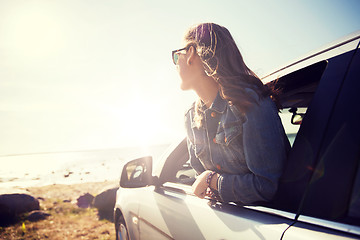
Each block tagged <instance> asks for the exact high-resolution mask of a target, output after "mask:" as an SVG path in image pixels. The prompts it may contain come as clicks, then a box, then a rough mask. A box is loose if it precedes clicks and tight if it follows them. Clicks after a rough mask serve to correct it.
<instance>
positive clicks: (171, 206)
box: [139, 183, 293, 239]
mask: <svg viewBox="0 0 360 240" xmlns="http://www.w3.org/2000/svg"><path fill="white" fill-rule="evenodd" d="M169 185H171V187H170V186H169ZM189 188H190V187H189V186H186V185H182V184H168V183H167V184H165V186H164V187H161V188H160V189H157V190H155V189H154V190H153V192H152V193H151V191H148V192H147V194H146V196H143V199H146V202H147V203H146V204H142V206H141V208H140V209H139V213H140V214H139V215H140V219H141V220H140V236H141V238H142V239H240V238H242V239H264V238H266V239H280V238H281V235H282V233H283V232H284V231H285V229H286V228H287V227H288V226H289V225H290V224H291V223H292V222H293V221H292V220H291V219H287V218H284V217H280V216H276V215H271V214H268V213H264V212H259V211H256V210H253V209H247V208H245V207H239V206H234V205H229V204H223V205H221V204H211V202H210V200H208V199H199V198H198V197H196V196H194V195H192V194H189ZM151 222H153V223H151ZM149 223H150V224H149ZM155 225H156V226H157V228H155V227H154V226H155ZM159 226H160V227H159ZM185 229H186V231H184V230H185ZM157 237H160V238H157Z"/></svg>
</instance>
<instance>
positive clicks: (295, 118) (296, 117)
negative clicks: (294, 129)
mask: <svg viewBox="0 0 360 240" xmlns="http://www.w3.org/2000/svg"><path fill="white" fill-rule="evenodd" d="M304 116H305V114H304V113H296V114H293V115H292V116H291V123H292V124H293V125H301V123H302V121H303V118H304Z"/></svg>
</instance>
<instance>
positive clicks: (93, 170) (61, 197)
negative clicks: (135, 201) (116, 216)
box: [0, 145, 168, 239]
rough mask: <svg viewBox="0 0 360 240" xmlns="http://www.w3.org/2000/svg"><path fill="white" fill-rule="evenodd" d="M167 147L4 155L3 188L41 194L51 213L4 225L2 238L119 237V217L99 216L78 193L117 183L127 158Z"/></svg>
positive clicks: (0, 179)
mask: <svg viewBox="0 0 360 240" xmlns="http://www.w3.org/2000/svg"><path fill="white" fill-rule="evenodd" d="M167 147H168V146H167V145H161V146H155V147H151V148H147V149H139V148H126V149H111V150H97V151H79V152H62V153H41V154H30V155H21V156H6V157H2V158H0V161H1V164H2V165H4V166H5V167H4V168H2V169H1V170H0V173H1V175H0V176H1V177H0V194H9V193H25V194H29V195H31V196H33V197H34V198H36V199H38V200H39V203H40V210H41V211H44V212H46V213H48V214H50V216H49V217H48V218H46V219H45V220H41V221H38V222H30V221H28V220H24V221H19V222H18V223H16V224H15V225H12V226H8V227H3V228H0V239H115V229H114V224H113V222H112V221H111V220H110V219H108V220H107V219H99V216H98V211H97V209H96V208H79V207H78V206H77V199H78V198H79V197H80V196H82V195H84V194H86V193H89V194H91V195H93V196H96V195H98V194H100V193H102V192H104V191H106V190H108V189H111V188H117V187H118V185H119V178H120V173H121V170H122V166H123V165H124V163H126V162H127V161H128V160H131V159H135V158H138V157H141V156H146V155H151V156H153V157H154V158H159V157H160V156H161V154H162V153H163V151H164V150H165V149H166V148H167ZM29 162H30V163H29ZM21 164H24V165H26V166H25V167H24V166H22V167H21ZM10 165H11V166H10ZM9 166H10V167H9ZM19 166H20V167H19ZM44 166H45V167H44Z"/></svg>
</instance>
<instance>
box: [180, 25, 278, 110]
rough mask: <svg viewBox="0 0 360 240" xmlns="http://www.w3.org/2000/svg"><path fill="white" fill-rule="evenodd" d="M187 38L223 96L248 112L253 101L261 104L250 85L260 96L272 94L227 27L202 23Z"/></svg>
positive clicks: (190, 30)
mask: <svg viewBox="0 0 360 240" xmlns="http://www.w3.org/2000/svg"><path fill="white" fill-rule="evenodd" d="M184 40H185V41H186V42H187V43H188V46H189V45H192V46H194V47H195V49H196V51H197V54H198V55H199V56H200V59H201V61H202V62H203V66H204V69H205V72H206V74H207V75H208V76H211V77H212V78H213V79H214V80H215V81H216V82H217V83H219V85H220V94H221V96H222V98H224V99H226V100H228V101H229V102H230V103H232V104H234V105H235V106H236V107H237V108H238V109H239V110H240V111H242V112H246V111H247V110H248V109H249V107H251V106H252V105H253V104H257V100H256V99H255V98H253V97H251V96H250V95H249V93H248V92H247V91H246V90H245V89H246V88H250V89H252V90H253V91H255V92H256V93H257V95H258V96H259V97H260V98H263V97H266V96H269V95H271V91H270V89H268V88H267V87H266V86H264V84H263V83H262V82H261V80H260V79H259V78H258V77H257V76H256V74H255V73H254V72H253V71H251V70H250V69H249V68H248V67H247V66H246V64H245V62H244V60H243V57H242V55H241V53H240V51H239V49H238V47H237V46H236V43H235V41H234V39H233V37H232V36H231V34H230V32H229V31H228V30H227V29H226V28H225V27H223V26H220V25H217V24H215V23H201V24H198V25H196V26H194V27H192V28H190V29H189V30H188V32H187V33H186V34H185V37H184ZM197 106H199V104H197ZM197 110H199V109H197Z"/></svg>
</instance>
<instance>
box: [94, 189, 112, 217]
mask: <svg viewBox="0 0 360 240" xmlns="http://www.w3.org/2000/svg"><path fill="white" fill-rule="evenodd" d="M117 190H118V188H111V189H108V190H106V191H104V192H102V193H100V194H99V195H97V196H96V197H95V199H94V207H96V208H97V209H98V211H99V217H100V219H104V218H105V219H108V220H110V221H113V212H114V206H115V201H116V191H117Z"/></svg>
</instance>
